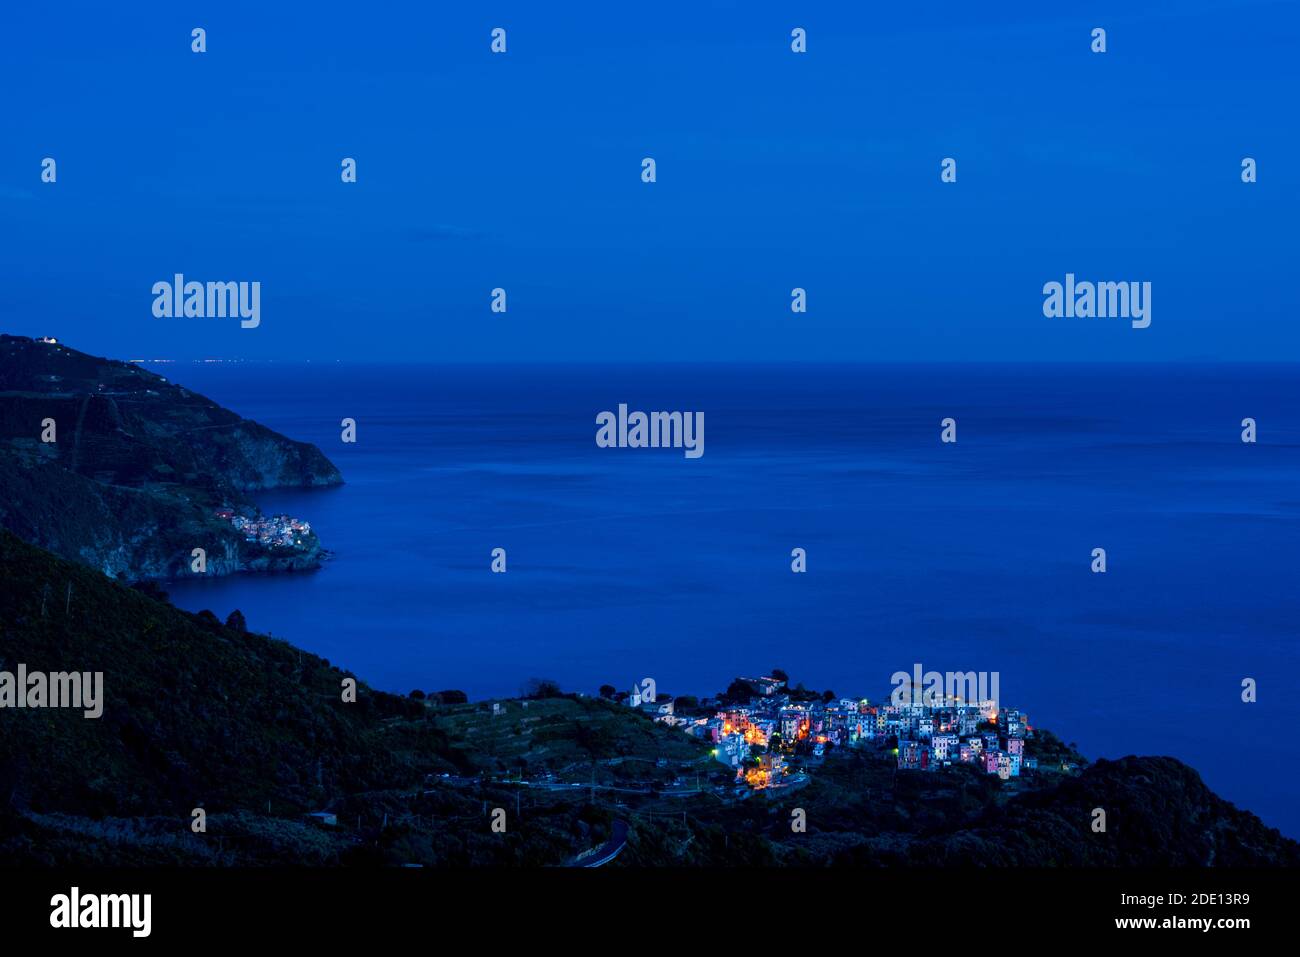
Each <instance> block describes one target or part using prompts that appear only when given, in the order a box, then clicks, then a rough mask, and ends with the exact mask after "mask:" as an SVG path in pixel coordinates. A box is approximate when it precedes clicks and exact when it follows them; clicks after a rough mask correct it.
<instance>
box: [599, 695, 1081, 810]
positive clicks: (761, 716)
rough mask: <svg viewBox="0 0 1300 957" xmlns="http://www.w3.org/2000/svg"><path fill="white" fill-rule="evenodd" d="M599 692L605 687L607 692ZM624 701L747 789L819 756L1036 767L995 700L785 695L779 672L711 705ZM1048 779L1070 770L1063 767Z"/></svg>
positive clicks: (781, 778)
mask: <svg viewBox="0 0 1300 957" xmlns="http://www.w3.org/2000/svg"><path fill="white" fill-rule="evenodd" d="M607 687H608V686H607ZM624 703H625V704H626V705H627V706H629V707H631V708H635V709H637V710H639V711H641V712H642V713H644V714H647V715H648V716H650V717H651V718H652V719H653V720H655V721H657V722H661V723H663V724H666V725H669V726H672V727H677V728H679V729H681V730H682V731H683V732H685V733H686V734H688V735H690V736H692V737H695V738H698V739H701V740H703V741H705V742H706V743H708V744H710V745H711V746H712V754H713V757H714V758H715V760H717V761H718V762H720V763H721V764H723V765H725V766H726V767H728V768H731V769H734V770H735V772H736V780H737V783H742V782H743V783H744V784H747V785H748V786H749V787H751V788H754V789H764V788H776V787H790V786H794V785H798V784H802V783H805V782H806V780H807V776H806V773H805V772H804V771H802V770H799V771H796V770H794V769H793V766H795V765H797V766H799V767H800V768H807V767H810V766H815V765H816V764H817V763H819V762H820V761H821V760H823V759H824V758H825V755H826V752H827V749H828V748H873V749H878V750H883V751H887V752H891V753H892V755H893V756H894V757H895V758H896V760H897V767H898V769H899V770H900V771H929V772H933V771H937V770H939V769H941V768H945V767H950V766H952V765H954V764H969V765H972V766H974V767H975V768H977V769H979V770H981V771H983V772H984V773H986V774H990V775H996V776H997V777H999V778H1000V779H1002V780H1003V781H1007V780H1010V779H1013V778H1019V777H1020V776H1021V774H1022V773H1023V772H1025V771H1032V770H1036V769H1037V768H1038V764H1039V759H1038V758H1037V757H1034V756H1031V755H1030V754H1029V753H1027V747H1026V746H1027V742H1028V741H1030V740H1031V739H1032V738H1033V735H1034V731H1033V728H1032V727H1031V726H1030V724H1029V719H1028V716H1027V715H1025V714H1024V713H1023V712H1020V711H1017V710H1014V709H1000V708H999V706H998V704H997V702H995V701H979V702H966V701H963V700H961V699H960V698H956V697H953V696H947V697H945V698H944V699H943V700H942V703H939V704H935V705H925V704H907V705H902V706H897V705H893V704H883V705H877V704H872V703H871V702H870V701H868V700H867V699H865V698H861V699H859V698H837V697H835V696H834V695H832V694H831V693H829V692H827V693H825V694H821V695H819V694H817V693H816V692H810V691H806V690H804V689H803V687H802V685H800V686H798V687H797V688H794V689H791V688H789V687H788V678H787V677H786V676H785V675H784V673H782V672H779V671H778V672H777V673H776V674H774V675H766V676H762V677H757V678H737V679H736V680H735V681H733V682H732V683H731V685H730V686H729V688H728V689H727V691H726V692H725V693H724V694H722V695H720V696H719V697H718V698H717V699H706V700H703V701H699V700H696V699H693V698H677V699H674V698H672V697H670V696H666V695H656V694H653V692H652V693H651V694H649V695H647V694H645V693H643V692H642V691H641V690H640V689H634V690H633V691H632V692H631V693H630V694H629V695H628V696H627V697H626V698H625V699H624ZM1052 770H1054V771H1067V772H1068V771H1072V770H1075V767H1074V766H1073V765H1072V764H1071V762H1068V761H1065V762H1062V763H1061V764H1060V766H1059V767H1057V766H1053V768H1052Z"/></svg>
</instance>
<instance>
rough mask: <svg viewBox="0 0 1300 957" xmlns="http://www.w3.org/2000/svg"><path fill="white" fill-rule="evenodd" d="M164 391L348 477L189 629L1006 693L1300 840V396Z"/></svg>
mask: <svg viewBox="0 0 1300 957" xmlns="http://www.w3.org/2000/svg"><path fill="white" fill-rule="evenodd" d="M148 367H149V368H151V369H152V370H153V371H156V372H158V373H159V374H161V375H164V376H166V377H168V378H169V379H170V380H171V381H174V382H177V383H179V384H181V385H184V386H187V387H189V388H191V389H193V390H195V391H198V392H200V393H202V394H204V395H206V396H208V397H210V398H212V399H213V400H215V401H216V402H219V403H221V404H222V405H224V406H227V407H229V408H231V409H233V410H235V411H236V412H238V413H239V414H241V415H243V416H245V417H248V418H251V419H255V420H257V421H259V422H261V423H263V424H265V425H267V426H269V427H271V428H273V429H275V430H277V431H279V432H282V433H284V434H285V435H287V436H289V437H291V438H294V439H299V440H304V441H307V442H312V443H315V444H316V445H318V446H319V447H320V448H321V450H322V451H323V452H324V453H325V454H326V455H327V456H328V457H329V458H330V459H331V460H332V461H333V462H334V463H335V464H337V465H338V467H339V469H340V470H341V471H342V473H343V476H344V479H345V483H346V484H344V485H343V486H341V487H338V488H333V489H323V490H308V491H303V490H276V491H270V492H264V493H259V494H256V495H255V496H254V498H255V499H256V501H257V502H258V504H259V505H260V506H261V507H262V509H263V511H265V512H267V513H280V512H286V513H289V514H292V515H295V516H298V517H300V518H303V519H306V520H307V521H309V522H311V524H312V526H313V528H314V529H315V530H316V532H317V533H318V534H319V536H320V539H321V541H322V543H323V544H324V546H325V547H326V548H328V549H329V550H330V551H331V552H332V553H333V556H332V558H331V559H330V560H329V561H328V562H327V563H326V564H325V565H324V566H323V567H322V568H321V569H320V570H319V571H315V572H306V573H292V574H273V575H239V576H235V577H231V578H224V579H216V580H193V581H184V582H174V583H171V584H170V585H169V586H168V589H169V591H170V594H171V597H172V600H173V601H174V602H175V603H176V604H177V605H178V606H180V607H183V608H186V609H190V610H199V609H204V608H206V609H210V610H212V611H214V612H215V613H217V614H218V615H220V616H221V617H223V618H224V617H225V616H226V615H227V614H229V612H230V611H232V610H234V609H236V608H238V609H239V610H240V611H242V612H243V614H244V615H245V617H246V618H247V621H248V624H249V627H250V628H251V629H254V630H257V631H262V632H267V633H270V634H273V635H275V636H277V637H280V638H284V639H286V640H288V641H290V642H292V643H293V644H295V645H298V646H301V647H302V648H305V649H308V650H310V651H313V652H315V653H318V654H320V655H322V656H324V657H326V658H328V659H329V660H330V661H331V662H333V663H334V664H337V665H339V666H340V667H343V668H346V669H348V670H349V671H351V672H353V673H355V674H356V675H358V676H359V677H361V678H362V679H363V680H364V681H366V682H368V683H370V684H371V685H372V686H374V687H377V688H381V689H385V690H388V691H392V692H397V693H402V694H405V693H407V692H409V691H411V690H413V689H420V690H423V691H436V690H442V689H459V690H463V691H465V692H466V693H467V694H468V695H469V696H470V697H471V698H472V699H482V698H489V697H494V696H510V695H516V694H518V693H519V692H520V691H521V689H522V688H523V687H524V686H525V685H526V684H527V683H528V682H529V681H530V680H531V679H536V678H543V679H551V680H554V681H556V682H558V683H559V684H560V685H561V687H563V688H564V689H566V690H571V691H581V692H586V693H595V692H596V691H597V689H598V688H599V687H600V686H601V685H602V684H611V685H614V686H615V687H618V688H624V689H626V688H629V687H631V686H632V685H633V684H634V683H640V682H642V681H643V680H644V679H646V678H652V679H654V681H655V684H656V687H657V690H658V691H659V693H661V694H693V695H705V694H711V693H715V692H718V691H721V690H722V689H724V688H726V686H727V685H728V683H729V682H730V681H731V679H732V678H733V677H735V676H737V675H758V674H766V673H768V672H770V671H771V670H772V669H774V668H780V669H783V670H784V671H786V672H787V673H788V674H789V675H790V677H791V681H792V682H793V683H802V684H804V685H805V686H806V687H808V688H811V689H817V690H819V691H822V690H827V689H829V690H832V691H833V692H835V694H836V695H838V696H845V697H855V698H861V697H865V698H868V699H869V700H872V701H881V700H883V699H885V698H887V697H888V695H889V693H890V691H891V690H892V687H893V686H892V685H891V676H893V675H894V674H895V673H896V672H899V671H905V672H911V671H912V670H913V668H914V666H915V665H918V664H919V665H920V666H921V667H922V668H923V670H926V671H940V672H947V671H962V672H965V671H976V672H990V673H991V672H997V673H998V675H999V687H1000V689H1001V696H1002V699H1003V700H1002V702H1001V704H1002V706H1003V707H1011V708H1018V709H1020V710H1022V711H1025V712H1027V714H1028V715H1029V721H1030V723H1031V724H1032V725H1034V726H1041V727H1045V728H1050V729H1051V730H1052V731H1054V732H1055V733H1056V734H1058V735H1059V736H1060V737H1061V738H1062V739H1064V740H1065V741H1068V742H1073V743H1075V744H1076V745H1077V746H1078V748H1079V749H1080V750H1081V751H1082V752H1083V753H1084V754H1085V755H1086V756H1088V757H1089V758H1092V759H1096V758H1115V757H1120V756H1123V755H1127V754H1139V755H1171V756H1173V757H1176V758H1179V759H1180V760H1182V761H1185V762H1186V763H1188V764H1190V765H1191V766H1193V767H1194V768H1196V769H1197V770H1198V771H1199V772H1200V774H1201V775H1202V777H1203V778H1204V780H1205V781H1206V783H1207V784H1208V785H1209V786H1210V787H1211V788H1212V789H1214V790H1215V791H1216V792H1217V793H1219V794H1220V795H1221V796H1223V797H1225V798H1227V799H1229V800H1231V801H1233V802H1235V803H1237V804H1238V805H1239V806H1241V807H1244V808H1246V809H1248V810H1250V811H1253V812H1255V813H1256V814H1258V815H1259V816H1260V817H1262V818H1263V819H1264V821H1265V822H1266V823H1268V824H1270V825H1272V826H1275V827H1278V828H1280V829H1281V830H1282V831H1283V832H1284V833H1286V834H1287V835H1289V836H1292V837H1300V735H1297V734H1295V733H1294V726H1295V722H1294V714H1295V711H1294V708H1293V705H1294V702H1293V701H1292V699H1291V698H1290V697H1289V695H1290V694H1291V693H1292V692H1293V691H1297V690H1300V688H1297V687H1294V686H1293V683H1295V682H1297V681H1300V587H1297V582H1298V581H1300V575H1298V572H1300V378H1298V373H1300V367H1297V366H1291V365H1269V364H1258V365H1236V366H1234V365H1224V364H1204V365H1200V364H1166V365H1138V364H1122V365H1096V364H1093V365H1085V364H1079V365H1027V364H1026V365H978V364H952V365H902V364H894V365H805V364H795V363H787V364H773V365H750V364H734V365H644V366H638V365H626V366H605V365H571V366H568V365H546V364H532V365H517V366H500V365H493V366H479V365H441V366H440V365H417V364H393V365H365V364H349V363H343V362H338V363H320V362H313V363H279V362H275V363H252V362H244V363H185V362H177V363H165V364H149V365H148ZM620 403H624V404H626V405H627V407H628V409H629V410H642V411H647V412H649V411H660V410H662V411H681V412H684V413H686V412H702V413H704V423H705V429H704V454H703V455H701V456H700V457H698V458H690V457H687V456H686V455H685V454H684V451H683V450H682V449H671V448H659V449H656V448H602V447H600V446H598V444H597V442H596V434H597V423H596V417H597V415H598V414H599V413H601V412H604V411H611V412H615V413H617V410H618V407H619V405H620ZM345 418H350V419H353V420H355V423H356V441H355V442H354V443H345V442H344V441H343V440H342V435H343V428H342V420H344V419H345ZM949 418H951V419H953V420H954V422H955V433H956V441H955V442H943V441H941V432H942V429H943V427H942V425H941V423H942V421H943V420H944V419H949ZM1247 418H1250V419H1253V420H1254V422H1255V428H1256V430H1257V440H1256V441H1255V442H1253V443H1247V442H1243V441H1242V432H1243V420H1245V419H1247ZM498 548H499V549H504V550H505V562H506V571H505V573H494V572H493V571H492V562H493V558H492V555H493V550H494V549H498ZM796 548H799V549H803V550H804V554H805V555H806V568H807V570H806V571H805V572H803V573H796V572H794V571H792V561H793V559H792V552H793V550H794V549H796ZM1099 548H1100V549H1104V550H1105V556H1106V570H1105V572H1104V573H1098V572H1094V571H1093V567H1094V564H1095V559H1094V550H1095V549H1099ZM1248 679H1249V680H1250V681H1252V682H1253V683H1254V685H1255V696H1256V700H1255V701H1253V702H1246V701H1243V683H1244V682H1247V680H1248Z"/></svg>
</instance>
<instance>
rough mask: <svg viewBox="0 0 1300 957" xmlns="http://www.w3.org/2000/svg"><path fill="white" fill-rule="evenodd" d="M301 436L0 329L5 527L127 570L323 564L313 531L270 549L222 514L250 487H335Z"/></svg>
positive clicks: (247, 507)
mask: <svg viewBox="0 0 1300 957" xmlns="http://www.w3.org/2000/svg"><path fill="white" fill-rule="evenodd" d="M342 481H343V477H342V476H341V475H340V474H339V471H338V469H337V468H335V467H334V465H333V463H331V462H330V461H329V459H327V458H326V457H325V456H324V455H323V454H322V453H321V451H320V450H319V449H318V448H316V447H315V446H314V445H310V444H307V443H304V442H295V441H293V440H291V439H288V438H286V437H285V436H282V435H280V434H279V433H277V432H274V431H272V430H271V429H268V428H266V427H265V426H263V425H260V424H258V423H256V422H252V421H249V420H247V419H244V418H241V417H240V416H239V415H237V414H236V413H234V412H231V411H230V410H228V409H224V408H222V407H221V406H219V405H217V404H216V403H215V402H212V401H211V400H209V399H207V398H205V397H203V396H201V395H198V394H197V393H194V392H191V391H190V390H188V389H185V388H182V387H180V386H176V385H173V384H171V383H170V382H168V381H167V380H166V379H164V378H163V377H162V376H158V375H155V374H154V373H152V372H148V371H146V370H144V369H141V368H139V367H137V366H134V365H131V364H129V363H125V362H117V361H114V360H111V359H99V358H95V357H93V356H88V355H85V354H84V353H80V352H77V351H76V350H74V349H69V348H67V347H66V346H62V345H57V344H53V343H47V342H39V341H36V340H32V339H26V338H22V337H15V336H0V526H3V527H4V528H8V529H9V530H10V531H12V532H14V534H16V535H18V536H19V537H20V538H23V539H25V540H26V541H29V542H31V543H33V544H36V545H39V546H41V547H42V548H46V549H49V550H50V551H52V552H54V553H56V554H58V555H62V556H63V557H65V558H70V559H73V560H75V561H79V562H82V563H84V564H87V565H90V566H92V567H94V568H98V569H99V570H100V571H102V572H104V573H105V574H106V575H109V576H111V577H120V578H126V579H128V580H136V579H145V578H176V577H180V576H182V575H192V574H196V572H195V570H194V566H193V561H194V555H193V552H194V549H196V548H201V549H203V551H204V564H205V568H204V569H203V571H202V572H201V573H202V574H207V575H228V574H232V573H234V572H239V571H282V570H285V571H287V570H298V569H304V568H314V567H317V566H318V565H319V564H320V561H321V559H322V558H323V556H324V555H325V552H324V550H323V549H322V548H321V546H320V542H319V540H318V539H317V537H316V535H315V534H314V533H312V532H306V533H303V534H300V535H298V536H296V537H295V539H294V541H293V542H292V544H289V545H276V546H275V547H272V548H267V547H264V543H258V542H256V541H252V542H250V541H249V540H248V538H247V536H246V535H244V534H241V533H240V532H239V531H238V530H236V529H235V528H233V527H232V526H231V524H230V522H229V520H228V519H223V518H221V517H218V512H219V511H220V510H232V509H233V510H235V511H238V512H240V513H243V514H256V512H257V508H256V505H255V504H254V503H253V502H252V501H250V500H249V498H248V493H249V492H255V491H258V490H262V489H270V488H284V487H296V488H315V487H327V486H332V485H339V484H341V483H342Z"/></svg>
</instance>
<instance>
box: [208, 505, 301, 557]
mask: <svg viewBox="0 0 1300 957" xmlns="http://www.w3.org/2000/svg"><path fill="white" fill-rule="evenodd" d="M217 518H220V519H222V520H224V521H227V522H229V523H230V525H231V527H233V528H234V529H235V531H237V532H242V533H243V535H244V541H246V542H256V543H257V544H259V545H263V546H265V547H267V548H270V547H273V546H280V547H284V548H296V547H298V546H300V545H302V539H303V536H304V535H310V534H311V523H310V522H304V521H302V520H300V519H297V518H293V517H292V516H289V515H272V516H271V517H269V518H264V517H261V516H258V517H255V518H250V517H249V516H247V515H240V514H238V513H237V512H235V511H234V510H233V509H229V508H221V509H217Z"/></svg>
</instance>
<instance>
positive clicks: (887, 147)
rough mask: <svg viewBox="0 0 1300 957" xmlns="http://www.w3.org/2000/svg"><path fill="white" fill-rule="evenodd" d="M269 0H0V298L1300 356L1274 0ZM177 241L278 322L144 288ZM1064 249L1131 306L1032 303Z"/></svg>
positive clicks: (754, 339)
mask: <svg viewBox="0 0 1300 957" xmlns="http://www.w3.org/2000/svg"><path fill="white" fill-rule="evenodd" d="M273 6H274V5H273V4H268V3H265V2H259V3H243V2H239V3H235V2H230V0H222V2H219V3H217V2H211V3H176V2H170V3H133V4H130V5H128V6H126V7H116V6H114V5H111V4H104V3H81V2H74V3H60V4H25V3H24V4H16V3H15V4H6V5H5V6H4V9H3V11H2V12H0V89H3V90H5V91H6V96H5V100H4V105H3V118H4V122H3V125H2V126H0V224H2V225H3V228H2V229H0V263H3V266H2V267H0V330H3V331H5V332H12V333H20V334H26V335H41V334H49V335H55V336H57V337H59V338H60V339H63V340H65V341H67V342H68V343H69V344H70V345H72V346H74V347H76V348H80V349H83V350H85V351H89V352H92V353H96V354H105V355H112V356H116V357H119V358H145V357H170V358H198V357H226V358H258V359H266V358H275V359H290V358H314V359H377V360H387V359H393V360H451V361H476V362H491V361H496V360H503V361H505V360H508V361H517V360H543V361H546V360H557V361H563V360H579V361H588V360H594V361H602V360H626V361H636V360H665V361H677V360H682V361H690V360H727V361H731V360H736V361H743V360H772V359H810V360H812V359H854V360H926V359H939V360H952V359H975V360H1049V359H1089V360H1122V361H1128V360H1166V359H1168V360H1185V359H1192V360H1196V359H1288V360H1297V359H1300V324H1298V323H1297V318H1298V316H1297V312H1298V310H1297V306H1300V291H1298V287H1297V283H1296V279H1295V276H1296V274H1297V269H1296V262H1295V259H1296V243H1295V241H1294V235H1293V231H1294V228H1295V223H1296V222H1297V218H1298V217H1297V213H1298V212H1300V199H1298V197H1300V190H1297V188H1296V184H1295V174H1294V170H1293V169H1292V164H1293V163H1294V161H1295V158H1296V157H1297V156H1300V133H1298V132H1297V130H1298V128H1300V127H1298V125H1297V123H1296V120H1295V117H1296V115H1297V106H1296V102H1295V101H1296V94H1297V91H1300V57H1297V55H1296V50H1297V48H1300V5H1297V4H1295V3H1294V2H1247V0H1232V2H1228V0H1223V2H1213V0H1186V2H1177V3H1173V2H1168V3H1156V2H1149V0H1126V2H1100V3H1086V4H1085V3H1080V2H1064V3H1051V4H1045V3H1041V2H1032V3H1031V2H1021V0H1010V2H1002V3H997V4H970V3H968V2H948V0H944V2H937V3H926V4H919V3H916V4H913V3H909V4H898V5H886V4H875V3H853V4H850V3H825V4H815V5H814V4H807V3H795V2H786V3H768V2H752V0H747V2H725V3H724V2H694V3H689V4H685V3H682V4H678V3H653V4H644V5H631V4H594V3H593V4H565V3H548V4H539V3H537V2H529V3H482V4H479V3H475V4H466V5H456V4H441V3H427V2H425V3H410V4H403V5H396V4H394V5H389V4H364V3H362V4H355V5H353V4H348V5H339V4H332V3H321V4H317V5H315V6H314V7H313V13H312V15H311V16H310V17H304V16H303V15H302V14H301V13H287V12H286V13H280V12H277V11H275V10H274V9H272V8H273ZM399 7H401V8H404V12H401V13H396V12H392V11H393V10H395V9H398V8H399ZM464 7H469V8H471V9H469V10H466V9H464ZM128 9H129V10H130V12H129V13H128V12H124V11H126V10H128ZM196 26H201V27H204V28H205V29H206V30H207V42H208V52H206V53H203V54H195V53H192V52H191V51H190V42H191V41H190V31H191V29H192V28H193V27H196ZM498 26H499V27H503V28H505V29H506V30H507V43H508V52H507V53H506V54H505V55H493V54H492V53H491V52H490V50H489V42H490V32H491V30H492V28H493V27H498ZM1098 26H1100V27H1104V28H1105V29H1106V30H1107V46H1108V51H1107V52H1106V53H1105V54H1094V53H1092V52H1091V51H1090V49H1089V47H1090V42H1091V40H1090V32H1091V30H1092V28H1093V27H1098ZM794 27H804V28H805V29H806V30H807V32H808V52H807V53H806V54H803V55H798V54H795V53H792V52H791V50H790V31H791V29H792V28H794ZM47 156H48V157H53V158H54V159H55V160H56V161H57V163H58V181H57V182H56V183H54V184H44V183H42V182H41V179H40V174H41V161H42V159H43V158H44V157H47ZM646 156H650V157H654V158H655V160H656V161H657V164H658V182H656V183H654V184H650V185H648V184H645V183H642V182H641V179H640V173H641V160H642V158H643V157H646ZM1246 156H1250V157H1254V158H1255V159H1256V160H1257V161H1258V164H1259V182H1257V183H1255V184H1253V185H1245V184H1243V183H1242V182H1241V176H1240V171H1241V161H1242V158H1243V157H1246ZM343 157H354V158H355V159H356V160H357V164H358V182H357V183H355V184H344V183H342V182H341V181H340V176H339V172H340V161H341V159H342V158H343ZM944 157H954V158H955V159H956V160H957V164H958V177H957V182H956V183H955V184H944V183H941V182H940V177H939V173H940V161H941V160H942V159H943V158H944ZM177 272H181V273H184V274H185V276H186V278H187V279H196V280H201V281H206V280H218V281H228V280H244V281H254V280H256V281H260V282H261V284H262V302H261V311H262V316H261V325H260V326H259V327H258V328H257V329H241V328H240V327H239V323H238V321H237V320H230V319H194V318H190V319H183V318H182V319H175V318H173V319H157V318H155V317H154V316H153V313H152V310H151V307H152V302H153V297H152V295H151V293H150V288H151V286H152V285H153V283H155V282H157V281H160V280H170V279H171V277H172V275H173V274H174V273H177ZM1066 272H1074V273H1075V274H1076V275H1077V276H1078V277H1079V278H1080V279H1093V280H1136V281H1149V282H1151V283H1152V287H1153V291H1152V323H1151V326H1150V328H1147V329H1142V330H1137V329H1132V328H1130V326H1129V324H1128V322H1126V321H1121V320H1104V319H1047V318H1045V317H1044V316H1043V314H1042V292H1041V290H1042V286H1043V283H1045V282H1047V281H1049V280H1057V281H1060V280H1062V279H1063V278H1064V275H1065V273H1066ZM496 286H501V287H504V288H505V289H506V290H507V294H508V297H509V300H508V301H509V311H508V312H507V313H506V314H505V315H498V314H494V313H492V312H491V311H490V309H489V301H490V291H491V290H492V288H493V287H496ZM795 286H801V287H804V288H806V289H807V290H808V312H807V313H806V314H804V315H795V314H793V313H791V311H790V308H789V303H790V291H791V289H792V288H793V287H795Z"/></svg>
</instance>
